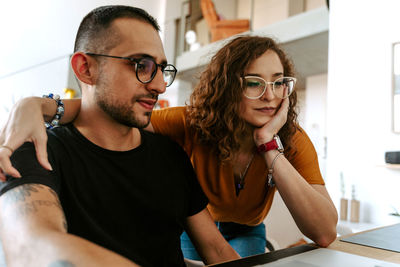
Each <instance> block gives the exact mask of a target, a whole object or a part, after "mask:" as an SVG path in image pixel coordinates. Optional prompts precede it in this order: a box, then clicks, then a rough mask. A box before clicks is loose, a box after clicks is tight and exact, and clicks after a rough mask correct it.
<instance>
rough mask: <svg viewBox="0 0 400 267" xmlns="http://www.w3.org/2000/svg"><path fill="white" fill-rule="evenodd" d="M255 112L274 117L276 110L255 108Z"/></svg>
mask: <svg viewBox="0 0 400 267" xmlns="http://www.w3.org/2000/svg"><path fill="white" fill-rule="evenodd" d="M256 110H257V111H259V112H262V113H264V114H266V115H274V114H275V111H276V108H272V107H265V108H257V109H256Z"/></svg>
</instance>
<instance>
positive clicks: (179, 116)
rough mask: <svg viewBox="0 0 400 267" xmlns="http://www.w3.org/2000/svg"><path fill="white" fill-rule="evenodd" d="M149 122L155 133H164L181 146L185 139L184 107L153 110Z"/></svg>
mask: <svg viewBox="0 0 400 267" xmlns="http://www.w3.org/2000/svg"><path fill="white" fill-rule="evenodd" d="M151 124H152V125H153V128H154V131H155V132H156V133H159V134H162V135H166V136H168V137H169V138H171V139H172V140H174V141H175V142H177V143H178V144H179V145H181V146H183V144H184V140H185V125H186V107H173V108H164V109H160V110H155V111H153V114H152V115H151Z"/></svg>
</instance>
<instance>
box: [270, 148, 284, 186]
mask: <svg viewBox="0 0 400 267" xmlns="http://www.w3.org/2000/svg"><path fill="white" fill-rule="evenodd" d="M280 155H283V153H282V152H279V153H278V154H276V156H275V158H274V160H273V161H272V164H271V168H269V169H268V174H267V187H274V186H275V182H274V180H273V179H272V178H273V177H272V173H273V172H274V166H275V161H276V160H277V159H278V158H279V156H280Z"/></svg>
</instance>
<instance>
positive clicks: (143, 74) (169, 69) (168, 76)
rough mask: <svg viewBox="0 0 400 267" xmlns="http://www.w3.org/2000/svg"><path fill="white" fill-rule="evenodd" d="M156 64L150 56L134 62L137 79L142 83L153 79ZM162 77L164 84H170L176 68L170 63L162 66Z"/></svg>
mask: <svg viewBox="0 0 400 267" xmlns="http://www.w3.org/2000/svg"><path fill="white" fill-rule="evenodd" d="M157 67H158V65H157V64H156V62H155V61H154V60H153V59H151V58H142V59H140V61H139V62H137V64H136V73H137V76H138V79H139V80H140V81H141V82H143V83H148V82H150V81H151V80H153V78H154V76H155V75H156V73H157ZM161 70H162V72H163V78H164V81H165V83H166V86H170V85H171V84H172V82H173V81H174V79H175V75H176V69H175V68H174V67H173V66H172V65H166V66H165V67H162V69H161Z"/></svg>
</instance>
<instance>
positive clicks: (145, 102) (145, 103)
mask: <svg viewBox="0 0 400 267" xmlns="http://www.w3.org/2000/svg"><path fill="white" fill-rule="evenodd" d="M137 102H139V104H140V105H141V106H142V107H144V108H146V109H149V110H152V109H153V108H154V106H155V104H156V103H157V100H155V99H138V100H137Z"/></svg>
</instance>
